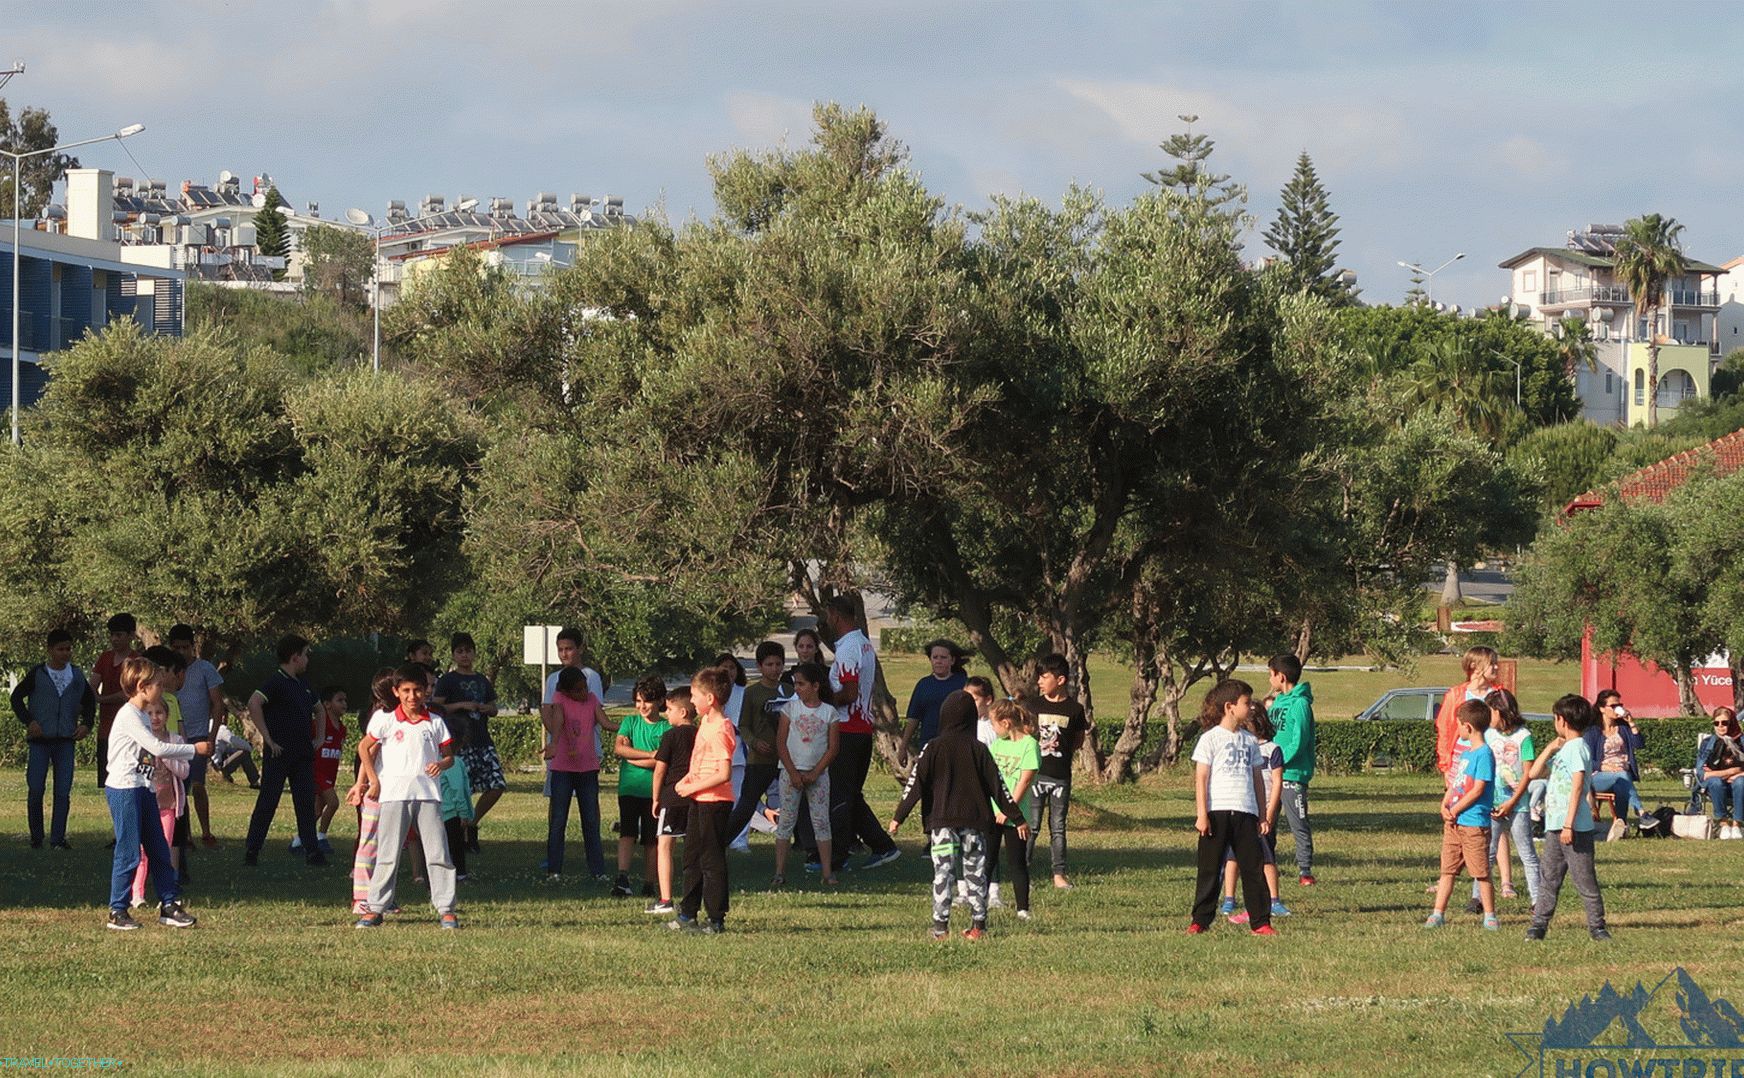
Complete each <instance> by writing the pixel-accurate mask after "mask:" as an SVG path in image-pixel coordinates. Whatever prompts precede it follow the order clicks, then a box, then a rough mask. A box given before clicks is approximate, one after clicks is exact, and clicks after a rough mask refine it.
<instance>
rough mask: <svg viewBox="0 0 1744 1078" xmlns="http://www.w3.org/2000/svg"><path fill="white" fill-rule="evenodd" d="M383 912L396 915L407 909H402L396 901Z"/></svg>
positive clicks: (390, 915)
mask: <svg viewBox="0 0 1744 1078" xmlns="http://www.w3.org/2000/svg"><path fill="white" fill-rule="evenodd" d="M382 912H383V913H385V914H387V915H388V916H389V917H396V916H398V915H399V914H402V913H404V912H406V911H405V910H402V909H400V907H399V904H398V903H395V904H394V905H392V906H389V907H388V908H387V909H385V910H383V911H382Z"/></svg>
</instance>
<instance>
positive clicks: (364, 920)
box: [351, 913, 382, 928]
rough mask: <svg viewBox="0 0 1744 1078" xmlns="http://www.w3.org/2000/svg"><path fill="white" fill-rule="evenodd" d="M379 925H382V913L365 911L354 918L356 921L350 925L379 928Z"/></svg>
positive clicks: (353, 926)
mask: <svg viewBox="0 0 1744 1078" xmlns="http://www.w3.org/2000/svg"><path fill="white" fill-rule="evenodd" d="M381 926H382V915H381V914H379V913H366V914H364V915H363V916H362V917H359V918H358V919H357V920H356V922H354V923H353V924H352V926H351V927H352V928H380V927H381Z"/></svg>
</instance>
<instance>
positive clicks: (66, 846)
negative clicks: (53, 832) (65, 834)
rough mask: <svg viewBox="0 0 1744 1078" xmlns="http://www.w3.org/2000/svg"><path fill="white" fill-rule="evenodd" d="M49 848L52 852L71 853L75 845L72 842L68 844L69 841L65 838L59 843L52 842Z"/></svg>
mask: <svg viewBox="0 0 1744 1078" xmlns="http://www.w3.org/2000/svg"><path fill="white" fill-rule="evenodd" d="M48 848H49V849H51V850H67V851H71V850H72V848H73V844H72V843H71V842H68V841H67V840H66V839H64V838H63V839H61V840H60V841H59V842H51V843H49V844H48Z"/></svg>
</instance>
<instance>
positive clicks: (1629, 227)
mask: <svg viewBox="0 0 1744 1078" xmlns="http://www.w3.org/2000/svg"><path fill="white" fill-rule="evenodd" d="M1682 235H1683V226H1682V225H1680V224H1678V223H1677V221H1675V220H1674V219H1672V218H1670V217H1661V216H1660V215H1659V214H1657V213H1649V214H1643V215H1642V216H1640V217H1635V218H1631V219H1630V220H1629V221H1627V222H1626V223H1625V224H1624V225H1623V238H1622V239H1620V240H1618V241H1617V254H1616V261H1615V264H1614V272H1615V273H1616V277H1617V281H1618V283H1619V284H1621V285H1623V287H1625V288H1627V289H1628V290H1629V295H1630V297H1631V298H1632V299H1633V300H1634V301H1635V310H1636V311H1638V312H1640V313H1641V314H1642V315H1644V316H1646V318H1647V425H1648V426H1649V427H1657V426H1658V425H1659V333H1658V332H1657V329H1658V322H1659V305H1660V302H1661V301H1662V300H1663V299H1664V298H1665V282H1666V281H1667V280H1668V279H1670V278H1672V277H1677V276H1680V275H1682V273H1683V271H1684V258H1683V241H1682V239H1681V238H1680V237H1681V236H1682Z"/></svg>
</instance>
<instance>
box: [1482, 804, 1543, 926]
mask: <svg viewBox="0 0 1744 1078" xmlns="http://www.w3.org/2000/svg"><path fill="white" fill-rule="evenodd" d="M1504 830H1506V831H1507V832H1508V846H1509V848H1511V849H1512V850H1513V851H1514V852H1513V854H1512V856H1517V857H1519V858H1520V865H1521V867H1522V868H1524V869H1525V871H1526V893H1527V894H1528V895H1530V896H1532V901H1533V903H1534V904H1535V905H1536V904H1537V902H1538V873H1539V868H1538V848H1537V847H1536V846H1534V845H1532V813H1531V812H1530V811H1528V810H1527V808H1526V807H1525V806H1524V805H1520V804H1515V806H1514V811H1513V812H1510V813H1509V814H1508V815H1506V816H1499V817H1497V818H1496V819H1495V820H1494V821H1493V822H1492V823H1491V824H1490V878H1491V879H1495V878H1496V847H1497V843H1498V842H1499V841H1500V840H1501V837H1502V832H1503V831H1504ZM1472 897H1473V898H1476V897H1478V885H1477V881H1476V880H1473V881H1472Z"/></svg>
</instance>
